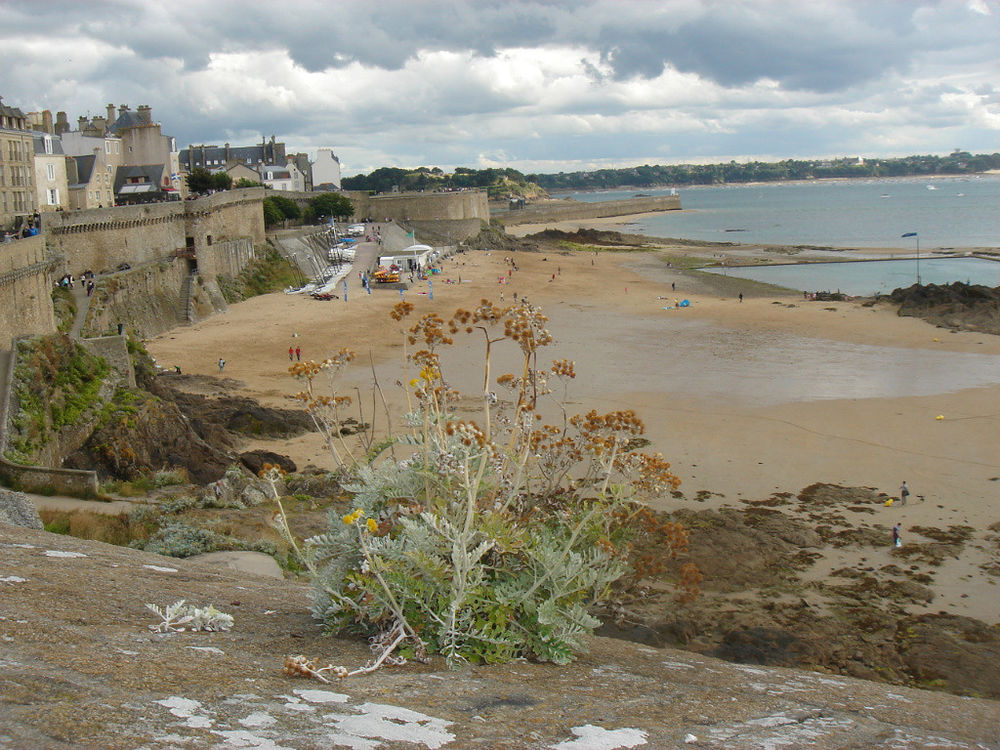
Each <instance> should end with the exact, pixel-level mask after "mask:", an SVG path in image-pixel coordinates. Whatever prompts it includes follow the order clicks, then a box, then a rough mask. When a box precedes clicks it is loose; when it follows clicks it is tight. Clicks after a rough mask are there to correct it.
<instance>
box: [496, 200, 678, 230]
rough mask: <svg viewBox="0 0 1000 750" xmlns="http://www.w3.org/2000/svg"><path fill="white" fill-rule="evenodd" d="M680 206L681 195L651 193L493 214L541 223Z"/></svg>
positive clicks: (514, 220) (504, 219)
mask: <svg viewBox="0 0 1000 750" xmlns="http://www.w3.org/2000/svg"><path fill="white" fill-rule="evenodd" d="M680 207H681V199H680V196H678V195H651V196H647V197H645V198H628V199H626V200H621V201H601V202H598V203H585V202H583V201H553V202H551V203H541V204H534V205H531V206H528V207H527V208H522V209H518V210H515V211H505V212H498V213H496V214H494V216H493V218H494V219H496V220H497V221H499V222H500V223H501V224H510V225H513V224H541V223H543V222H549V221H571V220H574V219H600V218H606V217H609V216H627V215H629V214H646V213H658V212H660V211H677V210H679V209H680Z"/></svg>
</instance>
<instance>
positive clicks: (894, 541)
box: [892, 523, 903, 547]
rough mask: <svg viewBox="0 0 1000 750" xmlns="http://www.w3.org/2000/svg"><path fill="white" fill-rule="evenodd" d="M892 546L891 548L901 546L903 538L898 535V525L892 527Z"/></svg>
mask: <svg viewBox="0 0 1000 750" xmlns="http://www.w3.org/2000/svg"><path fill="white" fill-rule="evenodd" d="M892 546H893V547H902V546H903V538H902V537H901V536H900V535H899V524H898V523H897V524H896V525H895V526H893V527H892Z"/></svg>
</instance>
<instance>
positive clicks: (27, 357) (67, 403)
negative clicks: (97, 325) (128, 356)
mask: <svg viewBox="0 0 1000 750" xmlns="http://www.w3.org/2000/svg"><path fill="white" fill-rule="evenodd" d="M16 356H17V366H16V368H15V370H14V383H13V396H14V404H16V408H15V409H13V416H12V418H11V434H10V440H9V444H8V449H7V452H6V454H5V455H6V456H7V458H9V459H11V460H12V461H17V462H20V463H31V461H32V460H33V458H34V456H35V455H36V454H37V452H38V450H39V449H41V448H42V447H43V446H45V445H46V444H47V443H49V442H50V441H51V440H52V436H53V435H54V434H55V433H57V432H58V431H59V430H60V429H61V428H62V427H64V426H67V425H73V424H76V423H77V422H78V421H79V420H80V419H81V418H82V417H84V415H85V414H87V413H88V412H91V411H92V410H93V409H95V408H97V407H98V406H100V404H101V401H100V398H99V395H100V391H101V386H102V385H103V383H104V379H105V378H106V377H107V375H108V372H109V371H110V367H109V366H108V363H107V362H106V361H105V360H104V359H103V358H102V357H97V356H94V355H92V354H90V353H89V352H88V351H87V350H86V349H84V348H83V347H82V346H80V345H79V344H77V343H76V342H74V341H73V340H71V339H70V338H69V336H67V335H65V334H56V335H52V336H41V337H38V338H35V339H31V340H28V341H22V342H20V343H19V344H18V346H17V352H16Z"/></svg>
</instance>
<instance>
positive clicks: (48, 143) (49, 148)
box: [44, 136, 52, 179]
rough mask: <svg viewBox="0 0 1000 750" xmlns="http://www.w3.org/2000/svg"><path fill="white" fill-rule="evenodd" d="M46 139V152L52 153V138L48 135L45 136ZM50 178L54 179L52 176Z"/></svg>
mask: <svg viewBox="0 0 1000 750" xmlns="http://www.w3.org/2000/svg"><path fill="white" fill-rule="evenodd" d="M44 140H45V153H47V154H51V153H52V139H51V138H49V137H48V136H45V139H44ZM49 179H52V178H51V177H50V178H49Z"/></svg>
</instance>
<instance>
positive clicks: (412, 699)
mask: <svg viewBox="0 0 1000 750" xmlns="http://www.w3.org/2000/svg"><path fill="white" fill-rule="evenodd" d="M179 599H186V600H187V602H188V603H189V604H192V605H194V606H198V607H205V606H207V605H209V604H214V605H215V606H216V607H217V608H219V609H221V610H223V611H225V612H228V613H229V614H231V615H232V616H233V618H234V625H233V627H232V629H231V630H229V631H225V632H182V633H154V632H151V631H150V629H149V626H150V625H155V624H157V623H158V621H159V618H158V617H157V616H156V615H154V614H153V613H152V612H150V611H149V610H147V609H146V607H145V604H146V603H147V602H152V603H156V604H158V605H159V606H161V607H163V606H165V605H168V604H170V603H173V602H175V601H177V600H179ZM0 602H2V616H0V638H2V641H3V650H2V652H0V654H2V656H0V662H2V665H3V668H2V669H0V727H2V730H0V748H34V747H45V748H54V749H56V750H58V749H65V748H94V747H101V748H108V749H110V750H115V749H117V748H129V749H130V750H131V749H132V748H137V747H144V748H169V747H179V746H187V747H209V746H214V747H273V748H315V747H351V748H362V747H363V748H404V747H405V748H411V749H412V748H445V747H450V748H509V749H517V748H553V747H554V748H566V749H569V748H577V749H578V750H579V749H581V748H606V749H607V750H610V749H611V748H624V747H639V746H644V747H650V748H671V747H685V746H692V747H702V748H723V747H725V748H760V747H776V746H781V747H805V746H808V747H814V748H834V747H837V748H842V747H865V748H889V747H937V748H944V747H950V748H965V747H973V746H975V747H987V748H989V747H994V748H995V747H1000V740H998V734H997V727H1000V704H998V703H995V702H991V701H987V700H980V699H970V698H958V697H955V696H951V695H946V694H941V693H931V692H925V691H919V690H912V689H907V688H896V687H892V688H890V687H887V686H885V685H880V684H876V683H871V682H865V681H862V680H856V679H850V678H842V677H837V678H831V677H827V676H824V675H820V674H816V673H809V672H799V671H795V670H790V669H781V668H767V667H749V666H745V665H739V664H728V663H725V662H722V661H718V660H715V659H712V658H710V657H705V656H699V655H694V654H690V653H684V652H678V651H671V650H667V649H652V648H648V647H644V646H638V645H635V644H631V643H626V642H622V641H614V640H609V639H604V638H594V639H593V640H592V651H591V653H590V654H589V655H586V656H584V657H583V658H581V659H580V660H579V661H578V662H576V663H575V664H573V665H571V666H569V667H556V666H552V665H549V664H529V663H516V664H510V665H506V666H480V667H472V666H470V667H466V668H463V669H460V670H456V671H450V670H448V669H447V668H446V667H445V666H444V664H443V663H442V662H441V661H440V660H433V661H432V662H430V663H429V664H410V665H406V666H402V667H390V668H385V669H382V670H380V671H378V672H375V673H374V674H371V675H368V676H357V677H352V678H347V679H345V680H342V681H339V682H336V683H334V684H332V685H324V684H322V683H320V682H318V681H315V680H309V679H305V678H293V677H288V676H285V675H284V674H282V669H281V668H282V663H283V661H284V658H285V656H288V655H292V654H304V655H306V656H308V657H310V658H314V659H316V660H317V661H319V662H321V663H324V664H325V663H327V662H332V663H334V664H343V665H345V666H347V667H355V666H359V665H361V664H363V663H365V662H366V661H367V659H368V658H369V653H368V649H367V647H366V644H365V643H363V642H360V641H357V640H352V639H340V638H328V637H324V636H322V635H321V634H320V632H319V630H318V628H317V627H316V624H315V623H314V621H313V620H312V619H311V617H310V616H309V611H308V590H307V587H306V586H304V585H302V584H299V583H295V582H291V581H277V580H274V579H268V578H258V577H255V576H253V575H249V574H245V573H236V572H231V571H226V570H219V569H216V568H213V567H211V566H209V565H207V564H204V563H197V562H189V561H183V560H176V559H173V558H163V557H157V556H155V555H148V554H145V553H141V552H137V551H135V550H129V549H125V548H120V547H112V546H108V545H103V544H99V543H94V542H86V541H83V540H79V539H75V538H71V537H63V536H56V535H52V534H48V533H46V532H43V531H35V530H31V529H25V528H21V527H14V526H9V525H6V524H3V523H0ZM977 743H978V744H977Z"/></svg>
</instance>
